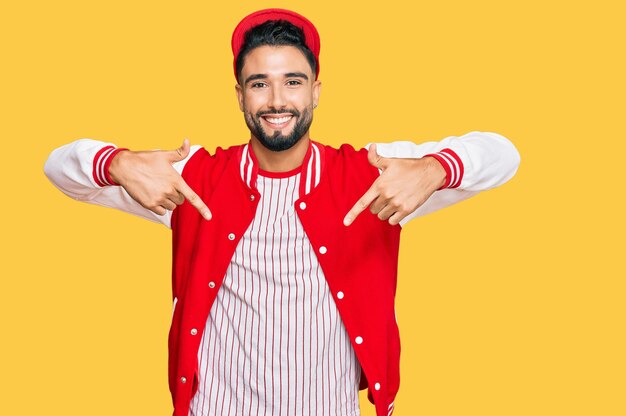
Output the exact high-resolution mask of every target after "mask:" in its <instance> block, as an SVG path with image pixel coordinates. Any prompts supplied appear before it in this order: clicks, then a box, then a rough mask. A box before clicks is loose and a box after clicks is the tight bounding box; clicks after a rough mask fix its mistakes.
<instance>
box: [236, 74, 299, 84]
mask: <svg viewBox="0 0 626 416" xmlns="http://www.w3.org/2000/svg"><path fill="white" fill-rule="evenodd" d="M267 78H268V76H267V75H266V74H252V75H250V76H249V77H248V78H246V81H245V82H244V84H247V83H249V82H250V81H255V80H257V79H267ZM285 78H303V79H306V80H307V81H308V80H309V77H308V76H307V75H306V74H305V73H304V72H287V73H286V74H285Z"/></svg>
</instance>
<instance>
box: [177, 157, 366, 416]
mask: <svg viewBox="0 0 626 416" xmlns="http://www.w3.org/2000/svg"><path fill="white" fill-rule="evenodd" d="M300 176H301V175H300V168H298V169H297V170H295V171H292V172H286V173H282V174H274V173H263V172H261V173H260V174H259V176H258V179H257V182H256V185H257V190H258V191H259V193H260V194H261V200H260V203H259V207H258V208H257V211H256V214H255V217H254V220H253V221H252V223H251V225H250V227H249V228H248V230H247V231H246V233H245V234H244V235H243V237H242V239H241V240H240V242H239V244H238V245H237V248H236V251H235V254H234V256H233V258H232V259H231V261H230V265H229V267H228V270H227V272H226V276H225V278H224V281H223V283H222V286H221V288H220V290H219V292H218V294H217V298H216V300H215V303H214V305H213V308H212V309H211V312H210V314H209V318H208V320H207V323H206V328H205V331H204V335H203V339H202V342H201V344H200V349H199V352H198V372H199V380H198V391H197V392H196V394H195V396H194V398H193V399H192V402H191V406H190V411H189V415H190V416H213V415H216V416H222V415H224V416H226V415H272V416H273V415H285V416H292V415H303V416H322V415H328V416H355V415H358V414H359V400H358V384H359V379H360V376H361V368H360V365H359V363H358V360H357V358H356V355H355V353H354V350H353V348H352V345H351V344H350V340H349V338H348V335H347V333H346V329H345V327H344V325H343V323H342V321H341V318H340V316H339V314H338V311H337V307H336V305H335V302H334V300H333V298H332V296H331V294H330V292H329V289H328V284H327V283H326V279H325V277H324V275H323V272H322V269H321V268H320V265H319V263H318V261H317V257H316V255H315V252H314V250H313V248H312V246H311V243H310V242H309V239H308V238H307V235H306V234H305V232H304V229H303V228H302V224H301V223H300V220H299V219H298V216H297V215H295V211H294V203H295V201H296V199H297V198H298V189H299V183H300Z"/></svg>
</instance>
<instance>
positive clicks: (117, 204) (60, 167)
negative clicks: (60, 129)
mask: <svg viewBox="0 0 626 416" xmlns="http://www.w3.org/2000/svg"><path fill="white" fill-rule="evenodd" d="M200 147H201V146H198V145H194V146H191V149H190V151H189V154H188V155H187V157H186V158H185V159H184V160H181V161H179V162H176V163H174V164H173V165H172V166H173V167H174V169H176V171H177V172H178V173H179V174H182V171H183V168H184V167H185V164H186V163H187V161H188V160H189V158H191V156H192V155H193V154H194V153H195V152H196V151H197V150H198V149H199V148H200ZM117 149H118V148H117V146H116V145H115V144H113V143H107V142H101V141H98V140H91V139H80V140H76V141H74V142H72V143H68V144H66V145H64V146H61V147H59V148H57V149H54V150H53V151H52V153H50V156H48V160H46V163H45V165H44V172H45V174H46V176H47V177H48V179H50V181H51V182H52V183H53V184H54V186H56V187H57V188H58V189H59V190H61V192H63V193H64V194H65V195H67V196H69V197H70V198H74V199H76V200H78V201H84V202H89V203H92V204H96V205H102V206H105V207H110V208H116V209H119V210H122V211H125V212H128V213H130V214H134V215H137V216H140V217H142V218H146V219H148V220H150V221H154V222H159V223H162V224H164V225H166V226H167V227H168V228H169V227H170V219H171V215H172V212H171V211H169V210H168V211H167V212H166V213H165V215H158V214H155V213H154V212H152V211H150V210H149V209H147V208H144V207H143V206H142V205H141V204H139V203H138V202H137V201H135V200H134V199H133V198H132V197H131V196H130V195H129V194H128V192H126V190H125V189H124V188H123V187H121V186H116V185H114V184H113V182H112V180H111V178H110V177H109V176H108V172H107V170H108V165H109V164H110V161H111V159H112V156H114V155H115V153H116V150H117Z"/></svg>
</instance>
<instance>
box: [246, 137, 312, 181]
mask: <svg viewBox="0 0 626 416" xmlns="http://www.w3.org/2000/svg"><path fill="white" fill-rule="evenodd" d="M309 142H310V139H309V135H308V134H306V135H305V136H304V137H302V138H301V139H300V140H299V141H298V143H296V144H295V145H293V147H291V148H290V149H287V150H283V151H282V152H274V151H272V150H269V149H268V148H266V147H265V146H263V145H262V144H261V142H260V141H259V139H257V138H256V137H254V136H252V140H251V145H252V151H253V152H254V155H255V156H256V159H257V161H258V162H259V169H261V170H264V171H266V172H288V171H290V170H294V169H295V168H297V167H298V166H300V165H302V162H303V161H304V156H306V152H307V150H308V149H309Z"/></svg>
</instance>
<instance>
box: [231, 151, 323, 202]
mask: <svg viewBox="0 0 626 416" xmlns="http://www.w3.org/2000/svg"><path fill="white" fill-rule="evenodd" d="M238 157H239V173H240V175H241V180H242V181H243V182H244V183H245V184H246V186H247V187H248V188H250V189H254V190H256V189H257V187H256V181H257V178H258V176H259V162H258V161H257V158H256V156H255V154H254V151H253V150H252V145H251V144H250V142H248V144H246V145H244V146H242V147H241V149H240V151H239V153H238ZM323 168H324V146H322V145H321V144H319V143H317V142H314V141H312V140H309V148H308V149H307V152H306V154H305V156H304V160H303V161H302V165H301V170H300V189H299V197H303V196H304V195H308V194H309V193H310V192H311V191H312V190H313V189H315V187H317V185H319V183H320V180H321V178H322V170H323Z"/></svg>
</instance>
